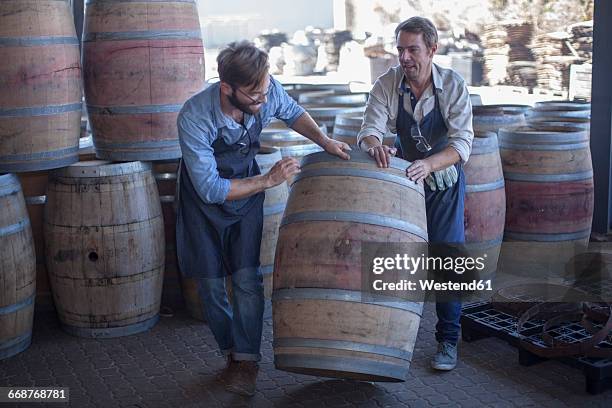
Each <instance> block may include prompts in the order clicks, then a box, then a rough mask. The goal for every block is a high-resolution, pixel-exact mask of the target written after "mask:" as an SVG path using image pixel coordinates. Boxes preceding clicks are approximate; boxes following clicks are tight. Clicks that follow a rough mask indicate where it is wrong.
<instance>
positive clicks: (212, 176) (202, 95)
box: [177, 78, 304, 204]
mask: <svg viewBox="0 0 612 408" xmlns="http://www.w3.org/2000/svg"><path fill="white" fill-rule="evenodd" d="M303 113H304V108H302V107H301V106H299V105H298V104H297V103H296V102H295V101H294V100H293V99H292V98H291V97H290V96H289V95H288V94H287V92H285V90H284V89H283V86H282V85H281V84H280V82H278V81H276V80H275V79H274V78H271V79H270V88H269V93H268V101H267V102H266V103H265V104H263V105H262V107H261V110H260V111H259V114H260V115H261V122H262V126H263V127H266V126H267V125H268V124H269V123H270V121H272V119H273V118H277V119H280V120H282V121H283V122H285V123H286V124H287V126H288V127H291V126H292V125H293V123H294V122H295V121H296V120H297V119H298V118H299V117H300V116H301V115H302V114H303ZM244 123H245V126H246V127H247V129H250V128H251V127H252V126H254V125H255V117H254V116H253V115H246V114H245V118H244ZM177 125H178V134H179V142H180V145H181V151H182V153H183V162H184V163H185V167H186V168H187V172H188V173H189V177H190V179H191V182H192V183H193V186H194V187H195V189H196V191H197V193H198V195H199V197H200V198H201V199H202V201H204V202H205V203H209V204H222V203H223V202H224V201H225V200H226V198H227V195H228V194H229V190H230V180H229V179H224V178H221V177H220V176H219V172H218V171H217V162H216V161H215V157H214V151H213V147H212V144H213V143H214V141H215V140H217V138H219V137H221V138H223V140H224V141H225V143H227V144H234V143H236V142H237V141H238V140H239V139H240V137H241V136H242V132H243V128H242V125H241V124H240V123H237V122H236V121H234V120H233V119H232V118H231V117H229V116H227V115H225V114H224V113H223V112H222V111H221V100H220V83H215V84H213V85H211V86H210V87H208V88H206V89H205V90H203V91H200V92H199V93H197V94H195V95H194V96H192V97H191V98H189V100H187V102H185V104H184V105H183V108H182V109H181V111H180V113H179V115H178V120H177Z"/></svg>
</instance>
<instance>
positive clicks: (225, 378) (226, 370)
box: [215, 355, 238, 385]
mask: <svg viewBox="0 0 612 408" xmlns="http://www.w3.org/2000/svg"><path fill="white" fill-rule="evenodd" d="M237 368H238V362H237V361H234V360H233V359H232V356H231V355H228V356H227V359H226V363H225V367H223V369H222V370H221V371H220V372H219V373H217V375H216V376H215V380H216V381H218V382H220V383H222V384H223V385H228V384H230V383H231V377H232V376H233V375H234V373H235V372H236V369H237Z"/></svg>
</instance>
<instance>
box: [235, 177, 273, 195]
mask: <svg viewBox="0 0 612 408" xmlns="http://www.w3.org/2000/svg"><path fill="white" fill-rule="evenodd" d="M230 182H231V184H230V191H229V193H228V194H227V197H226V198H225V200H226V201H229V200H240V199H243V198H247V197H250V196H252V195H254V194H257V193H260V192H262V191H264V190H266V189H267V188H270V185H269V180H268V177H266V176H265V175H258V176H253V177H247V178H243V179H231V180H230Z"/></svg>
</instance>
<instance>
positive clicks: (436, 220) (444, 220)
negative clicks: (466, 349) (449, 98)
mask: <svg viewBox="0 0 612 408" xmlns="http://www.w3.org/2000/svg"><path fill="white" fill-rule="evenodd" d="M402 91H403V92H400V95H399V104H398V108H397V110H398V111H397V121H396V126H397V138H396V139H395V147H396V148H397V149H398V150H397V154H398V157H401V158H403V159H405V160H408V161H411V162H412V161H414V160H420V159H424V158H426V157H429V156H431V155H432V154H435V153H438V152H441V151H442V150H444V149H445V148H446V147H447V146H448V128H447V127H446V124H445V123H444V118H443V117H442V112H440V102H439V100H438V92H437V90H436V89H435V87H434V97H435V105H434V109H433V110H432V111H431V112H429V113H428V114H427V115H426V116H425V117H424V118H423V119H422V120H421V123H419V127H420V128H421V134H422V135H423V136H424V137H425V139H427V142H428V143H429V145H430V146H431V150H430V151H429V152H426V153H423V152H420V151H419V150H418V149H417V147H416V145H417V143H416V141H415V140H414V139H413V138H412V137H411V135H410V128H411V127H412V125H414V124H415V123H416V121H415V119H414V118H413V117H412V115H410V114H409V113H408V112H406V110H405V109H404V93H406V92H408V91H406V89H405V86H404V84H403V83H402ZM411 104H412V110H413V112H414V108H415V106H416V99H412V98H411ZM454 166H455V167H456V169H457V173H458V178H457V182H456V183H455V184H454V185H453V186H452V187H450V188H448V189H446V190H442V191H439V190H437V191H432V190H431V189H430V188H429V186H428V185H427V183H425V186H424V187H425V207H426V213H427V234H428V236H429V243H430V244H443V243H464V242H465V228H464V224H463V209H464V197H465V175H464V173H463V166H462V165H461V163H460V162H459V163H456V164H455V165H454ZM440 251H441V252H440ZM430 255H437V256H445V255H446V252H445V250H444V249H443V246H442V247H441V246H436V247H435V251H431V250H430ZM436 314H437V316H438V322H437V323H436V335H435V336H436V341H438V342H439V343H441V342H448V343H451V344H457V342H458V340H459V331H460V330H461V326H460V323H459V321H460V318H461V300H460V298H459V297H456V298H450V299H449V300H448V301H438V302H436Z"/></svg>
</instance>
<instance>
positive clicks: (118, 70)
mask: <svg viewBox="0 0 612 408" xmlns="http://www.w3.org/2000/svg"><path fill="white" fill-rule="evenodd" d="M0 7H1V9H2V13H0V27H2V28H0V55H2V56H3V58H2V59H0V61H2V62H1V63H0V82H3V83H4V84H5V85H7V86H8V87H9V88H8V91H7V92H3V94H2V95H0V129H2V131H1V132H0V173H2V172H19V173H20V174H19V179H20V180H21V184H22V185H23V195H21V197H22V198H21V200H22V201H23V205H24V208H25V206H26V205H27V210H28V213H29V217H28V216H27V215H26V221H23V223H22V225H24V230H25V229H27V230H28V231H29V230H30V224H31V226H32V227H31V228H32V232H33V236H34V238H33V239H32V238H30V241H33V242H30V245H31V248H30V250H29V252H28V250H27V248H24V249H23V251H22V252H23V254H24V256H25V255H27V254H28V253H31V254H32V256H31V257H30V258H31V259H28V262H30V264H31V267H32V271H30V270H27V271H25V272H24V275H23V277H19V276H18V277H16V279H26V278H27V277H28V276H34V271H35V270H36V280H37V282H36V286H38V296H37V299H36V304H37V306H40V305H43V306H50V305H51V304H52V303H51V302H50V299H51V297H53V303H54V305H55V308H56V310H57V312H58V314H59V317H60V321H61V323H62V327H63V328H64V329H65V330H67V331H68V332H70V333H72V334H75V335H80V336H87V337H99V336H103V337H109V336H110V337H112V336H119V335H126V334H130V333H134V332H138V331H142V330H146V329H147V328H148V327H150V326H151V325H152V324H154V323H155V321H156V319H157V316H158V314H159V308H160V295H161V289H162V281H161V279H162V277H163V271H164V257H165V256H164V250H163V248H164V222H163V221H162V211H161V207H160V197H159V194H158V188H157V187H156V186H155V178H154V177H153V173H152V171H151V165H150V164H147V163H142V162H131V163H123V164H121V163H114V164H113V163H110V162H88V161H86V160H92V159H94V158H95V155H97V156H98V157H104V158H107V159H110V160H115V161H126V160H129V161H131V160H158V159H160V160H161V159H166V160H169V159H174V160H177V159H178V157H180V149H179V146H178V135H177V130H176V117H177V114H178V111H179V109H180V107H181V106H182V104H183V103H184V102H185V100H187V99H188V98H189V97H190V96H191V95H193V94H194V93H195V92H197V91H198V90H200V89H201V88H202V86H203V83H204V50H203V45H202V40H201V34H200V27H199V20H198V16H197V10H196V7H195V3H194V2H185V1H167V2H164V3H163V4H162V3H160V2H158V1H148V0H142V1H133V2H121V1H96V0H91V1H88V4H87V14H86V16H85V29H84V37H83V40H84V43H83V58H82V60H83V74H84V75H83V77H84V78H83V79H84V91H85V99H86V101H87V111H88V112H84V111H83V109H82V107H83V102H82V90H81V66H80V63H79V61H80V59H81V58H80V55H79V42H78V39H77V36H76V33H75V29H74V23H73V20H72V12H71V10H70V8H69V5H68V2H58V1H44V0H43V1H33V0H25V1H24V0H15V1H12V0H8V1H3V2H2V4H1V5H0ZM14 78H18V79H19V80H14ZM87 117H89V119H90V120H91V122H88V120H87ZM89 125H91V126H89ZM92 133H93V135H92ZM79 136H81V140H79ZM92 136H93V137H92ZM94 145H95V149H94ZM79 159H80V160H82V161H83V162H81V163H79V164H78V165H73V163H75V162H77V161H78V160H79ZM174 165H175V166H176V164H174ZM66 166H69V167H66ZM58 168H63V169H60V170H52V169H58ZM170 172H172V170H165V171H164V174H166V173H170ZM2 177H4V176H2ZM11 177H12V176H11ZM15 180H16V179H15ZM159 181H160V188H162V187H163V195H162V197H163V198H164V199H167V198H168V197H170V196H173V195H174V192H173V190H174V189H173V187H172V186H171V187H169V186H168V185H163V186H162V185H161V184H163V182H165V181H168V180H159ZM173 182H174V179H171V180H170V183H173ZM168 190H172V192H169V191H168ZM20 194H21V193H20ZM24 195H25V199H23V196H24ZM16 200H17V201H19V200H18V197H17V198H16ZM164 204H165V203H164ZM135 207H137V208H135ZM75 208H80V209H81V210H79V211H76V210H75ZM43 209H44V210H43ZM43 211H44V215H43ZM3 215H6V214H4V213H3ZM13 215H14V214H13ZM164 216H165V221H166V222H165V224H166V227H167V230H168V231H167V234H166V235H167V238H168V240H172V245H171V246H169V250H173V247H174V244H173V241H174V238H173V232H172V231H173V229H174V213H173V211H172V209H171V208H169V209H168V208H166V211H165V212H164ZM126 217H127V218H126ZM139 217H141V218H142V217H144V218H143V219H141V218H139ZM27 218H29V219H30V220H31V222H30V221H29V220H27ZM12 230H13V229H5V230H3V232H7V231H8V232H11V231H12ZM0 235H1V234H0ZM9 238H12V237H9ZM22 241H23V240H22ZM26 241H27V240H26ZM24 242H25V241H24ZM45 245H46V248H45ZM3 248H4V246H3ZM34 253H36V256H34V255H33V254H34ZM2 259H7V258H6V257H5V256H4V254H3V256H2ZM169 259H175V257H172V256H169ZM138 260H140V261H138ZM34 261H36V262H34ZM23 264H24V267H27V268H29V266H28V265H29V264H27V263H26V262H24V263H23ZM27 268H26V269H27ZM4 269H5V268H4V267H3V268H2V270H0V273H2V275H3V276H4V275H5V274H6V272H5V270H4ZM168 270H170V271H173V270H174V276H175V277H176V280H175V282H178V272H176V268H168ZM49 281H50V282H51V285H49ZM67 282H69V283H70V284H66V283H67ZM36 286H35V285H34V282H33V281H32V282H31V285H30V286H27V285H22V286H20V287H23V288H25V289H28V290H30V289H31V290H33V288H34V287H36ZM51 293H52V295H53V296H51ZM21 295H22V294H17V295H16V294H15V293H13V294H8V293H7V294H4V293H3V294H2V295H0V310H2V309H3V302H5V301H8V302H9V303H10V302H15V301H17V300H19V299H17V298H16V297H15V296H17V297H19V296H21ZM22 300H23V299H22ZM31 306H32V308H33V303H32V304H31ZM12 309H14V308H12ZM19 313H21V314H20V315H19V318H20V319H22V318H24V319H25V320H24V319H22V320H23V321H26V320H28V319H27V318H26V317H27V316H26V315H24V314H23V312H19ZM29 313H30V315H28V316H30V318H29V319H30V320H29V321H30V323H29V324H30V326H29V332H30V333H31V311H30V312H29ZM0 318H2V317H1V316H0ZM7 327H8V326H7ZM24 328H27V327H26V326H24V325H22V327H21V329H24ZM6 334H7V333H6V332H2V336H3V337H2V338H1V340H0V341H2V343H3V344H5V340H6V339H5V337H4V336H5V335H6ZM21 334H22V335H25V334H26V333H25V332H24V333H21ZM7 344H8V343H7ZM15 344H16V343H15ZM28 344H29V342H28ZM1 348H2V345H0V349H1ZM13 349H15V347H13ZM3 357H6V355H3V354H2V353H0V358H3Z"/></svg>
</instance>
